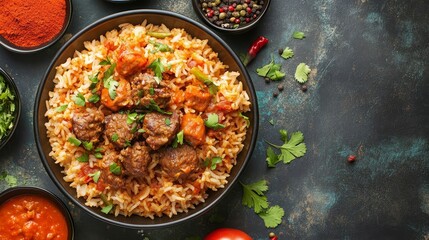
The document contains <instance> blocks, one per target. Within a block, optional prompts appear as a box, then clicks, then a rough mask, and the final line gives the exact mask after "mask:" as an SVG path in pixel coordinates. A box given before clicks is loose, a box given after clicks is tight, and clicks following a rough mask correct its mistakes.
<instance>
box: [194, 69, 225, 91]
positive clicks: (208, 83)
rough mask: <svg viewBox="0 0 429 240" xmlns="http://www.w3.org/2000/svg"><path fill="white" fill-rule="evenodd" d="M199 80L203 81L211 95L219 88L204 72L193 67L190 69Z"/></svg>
mask: <svg viewBox="0 0 429 240" xmlns="http://www.w3.org/2000/svg"><path fill="white" fill-rule="evenodd" d="M190 72H191V73H192V74H193V75H194V76H195V77H196V78H197V79H198V80H199V81H201V82H203V83H204V84H205V85H206V86H207V87H208V88H209V93H210V94H212V95H215V94H216V93H217V91H218V90H219V88H218V86H216V84H214V82H213V81H212V80H211V79H210V78H209V76H207V75H206V74H205V73H203V72H202V71H201V70H200V69H199V68H197V67H193V68H192V69H191V71H190Z"/></svg>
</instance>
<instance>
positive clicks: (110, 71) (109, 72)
mask: <svg viewBox="0 0 429 240" xmlns="http://www.w3.org/2000/svg"><path fill="white" fill-rule="evenodd" d="M115 67H116V63H113V64H111V65H110V67H109V68H108V69H107V70H106V71H105V72H104V76H103V82H104V81H106V80H107V79H109V78H110V77H112V76H113V73H114V72H115Z"/></svg>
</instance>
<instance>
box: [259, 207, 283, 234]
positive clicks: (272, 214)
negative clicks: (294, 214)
mask: <svg viewBox="0 0 429 240" xmlns="http://www.w3.org/2000/svg"><path fill="white" fill-rule="evenodd" d="M258 215H259V217H261V218H262V220H264V224H265V227H267V228H275V227H277V226H278V225H279V224H280V223H282V218H283V216H284V215H285V211H284V210H283V208H281V207H280V206H278V205H275V206H272V207H270V208H268V209H266V210H264V211H262V212H260V213H259V214H258Z"/></svg>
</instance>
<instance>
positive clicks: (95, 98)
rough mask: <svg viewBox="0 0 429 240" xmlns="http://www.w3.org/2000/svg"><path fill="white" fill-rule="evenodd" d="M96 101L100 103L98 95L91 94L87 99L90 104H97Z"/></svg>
mask: <svg viewBox="0 0 429 240" xmlns="http://www.w3.org/2000/svg"><path fill="white" fill-rule="evenodd" d="M98 101H100V95H98V94H92V95H91V96H90V97H89V99H88V102H90V103H97V102H98Z"/></svg>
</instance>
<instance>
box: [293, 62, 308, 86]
mask: <svg viewBox="0 0 429 240" xmlns="http://www.w3.org/2000/svg"><path fill="white" fill-rule="evenodd" d="M310 72H311V69H310V67H309V66H308V65H307V64H305V63H300V64H298V66H297V67H296V71H295V79H296V80H297V81H298V82H299V83H305V82H307V80H308V74H309V73H310Z"/></svg>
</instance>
